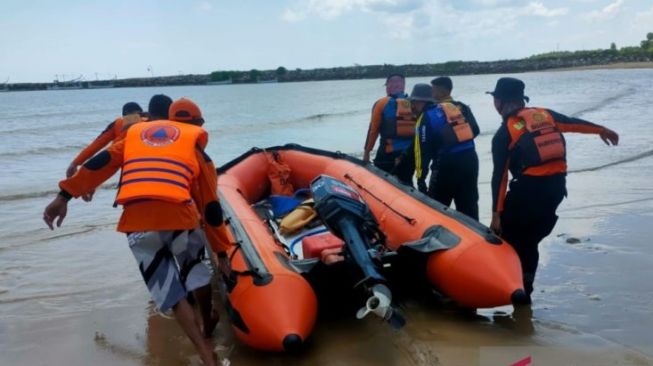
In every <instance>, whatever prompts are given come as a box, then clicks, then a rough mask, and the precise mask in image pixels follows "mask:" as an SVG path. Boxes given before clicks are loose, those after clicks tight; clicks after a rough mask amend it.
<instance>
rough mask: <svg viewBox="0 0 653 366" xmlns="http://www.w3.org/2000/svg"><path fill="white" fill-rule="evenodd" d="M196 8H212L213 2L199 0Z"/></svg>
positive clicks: (203, 9) (206, 9) (209, 9)
mask: <svg viewBox="0 0 653 366" xmlns="http://www.w3.org/2000/svg"><path fill="white" fill-rule="evenodd" d="M196 8H197V9H198V10H201V11H211V9H213V4H211V3H210V2H208V1H200V2H199V3H197V5H196Z"/></svg>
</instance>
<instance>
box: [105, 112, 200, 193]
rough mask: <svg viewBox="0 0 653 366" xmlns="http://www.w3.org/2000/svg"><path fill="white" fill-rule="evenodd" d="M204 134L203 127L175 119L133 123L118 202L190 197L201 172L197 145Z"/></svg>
mask: <svg viewBox="0 0 653 366" xmlns="http://www.w3.org/2000/svg"><path fill="white" fill-rule="evenodd" d="M205 134H206V132H205V131H204V130H203V129H202V128H201V127H198V126H193V125H190V124H184V123H178V122H172V121H156V122H148V123H137V124H134V125H132V126H131V127H130V128H129V129H128V130H127V136H126V137H125V152H124V162H123V166H122V174H121V176H120V185H119V192H118V197H117V198H116V203H119V204H125V203H128V202H130V201H133V200H141V199H158V200H164V201H171V202H187V201H190V200H191V196H190V187H191V184H192V182H193V179H194V178H196V177H197V175H198V174H199V164H198V162H197V158H196V155H195V154H196V153H195V146H196V144H197V143H198V141H200V140H201V139H202V136H203V135H205Z"/></svg>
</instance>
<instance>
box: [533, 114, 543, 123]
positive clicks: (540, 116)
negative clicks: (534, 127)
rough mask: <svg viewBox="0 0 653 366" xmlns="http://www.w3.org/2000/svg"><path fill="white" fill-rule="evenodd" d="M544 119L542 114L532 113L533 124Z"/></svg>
mask: <svg viewBox="0 0 653 366" xmlns="http://www.w3.org/2000/svg"><path fill="white" fill-rule="evenodd" d="M545 120H546V117H544V115H543V114H542V113H533V121H535V122H544V121H545Z"/></svg>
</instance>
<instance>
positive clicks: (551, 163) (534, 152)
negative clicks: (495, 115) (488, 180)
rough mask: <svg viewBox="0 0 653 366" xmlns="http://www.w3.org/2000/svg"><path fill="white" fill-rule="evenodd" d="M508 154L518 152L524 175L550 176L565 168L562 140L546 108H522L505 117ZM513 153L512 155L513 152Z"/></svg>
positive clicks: (562, 171) (564, 170) (561, 171)
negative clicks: (508, 141) (514, 114)
mask: <svg viewBox="0 0 653 366" xmlns="http://www.w3.org/2000/svg"><path fill="white" fill-rule="evenodd" d="M507 127H508V132H509V133H510V145H509V146H508V149H509V150H510V151H511V155H513V154H517V158H516V159H513V161H518V162H519V163H520V164H521V167H520V169H521V170H522V174H524V175H535V176H543V175H551V174H557V173H564V172H566V171H567V163H566V148H565V139H564V137H563V136H562V132H560V130H559V129H558V127H557V126H556V122H555V120H554V119H553V117H552V116H551V114H549V112H547V111H546V110H545V109H541V108H524V109H522V110H521V111H519V113H517V115H516V116H513V117H510V118H508V121H507ZM513 156H514V155H513Z"/></svg>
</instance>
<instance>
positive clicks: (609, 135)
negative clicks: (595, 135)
mask: <svg viewBox="0 0 653 366" xmlns="http://www.w3.org/2000/svg"><path fill="white" fill-rule="evenodd" d="M599 136H601V140H603V142H605V144H606V145H608V146H610V144H612V145H614V146H616V145H618V144H619V134H618V133H616V132H614V131H612V130H611V129H609V128H604V129H603V131H602V132H601V134H600V135H599Z"/></svg>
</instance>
